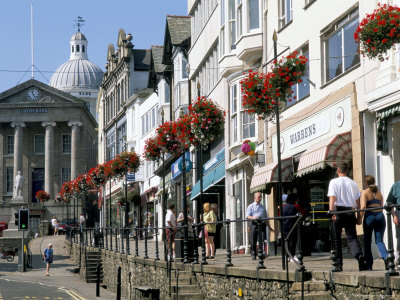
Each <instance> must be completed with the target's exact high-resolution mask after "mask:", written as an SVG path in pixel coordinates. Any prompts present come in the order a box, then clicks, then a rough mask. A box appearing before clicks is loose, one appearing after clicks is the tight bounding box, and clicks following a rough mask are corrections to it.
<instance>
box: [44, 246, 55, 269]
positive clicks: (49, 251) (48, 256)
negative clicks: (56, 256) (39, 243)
mask: <svg viewBox="0 0 400 300" xmlns="http://www.w3.org/2000/svg"><path fill="white" fill-rule="evenodd" d="M43 261H44V262H45V263H46V276H50V273H49V271H50V265H51V264H52V263H53V245H52V244H51V243H50V244H49V245H48V246H47V248H46V249H44V251H43Z"/></svg>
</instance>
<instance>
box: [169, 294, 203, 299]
mask: <svg viewBox="0 0 400 300" xmlns="http://www.w3.org/2000/svg"><path fill="white" fill-rule="evenodd" d="M171 299H178V300H203V299H204V297H203V295H202V294H201V293H179V294H178V295H177V294H175V293H172V294H171Z"/></svg>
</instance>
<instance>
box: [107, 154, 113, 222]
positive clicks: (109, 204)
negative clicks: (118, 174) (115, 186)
mask: <svg viewBox="0 0 400 300" xmlns="http://www.w3.org/2000/svg"><path fill="white" fill-rule="evenodd" d="M107 155H108V161H110V160H111V149H110V148H108V149H107ZM111 180H112V179H111V176H110V177H109V181H110V191H109V197H108V226H109V227H111Z"/></svg>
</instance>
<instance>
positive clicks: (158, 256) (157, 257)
mask: <svg viewBox="0 0 400 300" xmlns="http://www.w3.org/2000/svg"><path fill="white" fill-rule="evenodd" d="M155 230H156V260H160V255H159V253H158V228H157V227H156V228H155Z"/></svg>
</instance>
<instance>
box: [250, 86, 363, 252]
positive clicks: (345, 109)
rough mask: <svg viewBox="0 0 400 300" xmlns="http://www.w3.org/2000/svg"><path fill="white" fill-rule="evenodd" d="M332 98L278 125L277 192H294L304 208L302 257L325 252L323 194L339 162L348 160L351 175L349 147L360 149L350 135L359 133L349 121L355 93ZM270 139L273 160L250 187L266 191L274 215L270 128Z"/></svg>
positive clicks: (357, 160)
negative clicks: (279, 168) (279, 169)
mask: <svg viewBox="0 0 400 300" xmlns="http://www.w3.org/2000/svg"><path fill="white" fill-rule="evenodd" d="M339 95H340V94H339ZM334 96H335V95H333V97H332V96H331V97H330V98H329V97H328V98H327V99H322V101H321V102H322V103H320V104H319V107H318V110H313V107H310V109H308V110H307V111H301V112H299V113H298V115H299V116H301V117H299V118H298V119H297V120H296V121H295V122H292V123H291V122H290V121H283V122H282V126H281V132H280V136H281V149H280V150H281V157H282V163H281V166H282V181H283V182H282V189H283V190H282V192H281V194H289V193H297V195H298V202H299V203H298V204H299V205H300V206H301V207H302V208H303V209H304V210H305V211H306V220H307V222H305V225H306V226H303V228H302V240H303V243H302V246H303V249H302V250H303V253H304V254H305V255H312V254H316V255H317V254H320V253H321V252H327V251H329V250H330V234H329V232H330V231H329V228H330V225H329V217H328V215H327V211H328V210H329V199H328V197H327V193H328V186H329V181H330V180H331V179H332V178H334V177H336V176H337V175H336V166H337V164H339V163H340V162H343V161H344V162H348V163H349V164H350V166H351V172H350V174H349V177H350V178H353V174H354V172H355V171H357V172H359V171H360V170H359V169H360V168H361V155H358V154H359V153H358V151H357V155H356V156H355V155H354V154H355V153H354V151H353V148H354V145H356V146H357V148H358V149H361V147H360V144H359V143H360V141H359V140H356V141H355V140H354V139H352V137H353V135H356V136H359V132H357V130H359V129H357V128H358V127H357V126H358V124H354V122H355V121H357V120H354V119H353V118H352V103H353V101H354V99H353V97H354V94H353V93H350V94H348V95H345V96H342V97H341V98H339V99H337V97H336V99H335V97H334ZM324 100H325V101H324ZM335 100H336V101H335ZM270 141H271V147H272V151H271V154H270V155H269V158H270V159H271V160H272V163H270V164H269V165H267V166H265V167H263V168H260V169H259V170H258V171H257V172H256V174H255V176H254V177H253V181H252V187H251V189H252V190H255V189H257V187H258V189H260V187H261V188H262V189H263V190H264V191H266V192H267V193H268V192H270V191H271V195H270V196H269V197H268V206H269V207H274V208H275V209H274V215H278V202H279V201H278V199H277V197H276V194H277V193H276V188H277V184H276V182H277V178H276V176H277V174H276V173H277V171H276V166H277V153H276V149H277V147H276V133H275V132H274V131H272V136H271V138H270ZM357 143H358V144H357ZM291 168H292V169H291ZM289 170H290V171H289ZM262 174H263V175H262ZM289 174H292V175H293V176H292V177H290V176H289ZM290 179H291V180H290ZM360 188H361V186H360ZM275 225H277V224H275ZM278 232H279V231H278V230H275V239H276V238H278V235H277V233H278Z"/></svg>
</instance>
